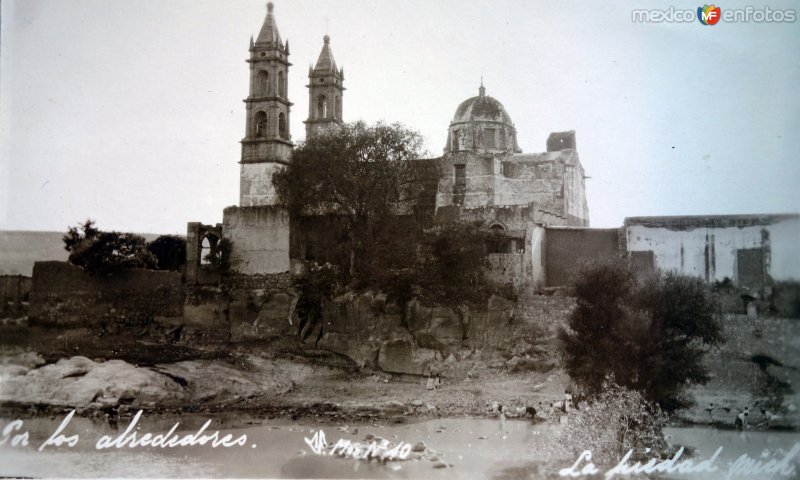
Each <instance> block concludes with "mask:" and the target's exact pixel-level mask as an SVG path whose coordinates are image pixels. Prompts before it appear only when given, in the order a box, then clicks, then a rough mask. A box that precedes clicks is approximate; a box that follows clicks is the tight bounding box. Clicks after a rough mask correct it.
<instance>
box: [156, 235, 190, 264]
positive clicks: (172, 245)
mask: <svg viewBox="0 0 800 480" xmlns="http://www.w3.org/2000/svg"><path fill="white" fill-rule="evenodd" d="M147 250H149V251H150V253H152V254H153V255H155V257H156V259H157V260H158V269H159V270H180V268H181V267H183V266H184V265H185V264H186V239H184V238H183V237H180V236H178V235H161V236H160V237H158V238H156V239H155V240H153V241H152V242H150V243H148V244H147Z"/></svg>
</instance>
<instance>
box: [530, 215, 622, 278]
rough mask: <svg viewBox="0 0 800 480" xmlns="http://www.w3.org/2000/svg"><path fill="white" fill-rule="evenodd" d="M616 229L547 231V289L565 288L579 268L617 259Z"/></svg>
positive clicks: (617, 232)
mask: <svg viewBox="0 0 800 480" xmlns="http://www.w3.org/2000/svg"><path fill="white" fill-rule="evenodd" d="M618 236H619V230H618V229H616V228H614V229H588V228H547V233H546V235H545V259H546V260H545V264H546V266H545V270H546V272H547V286H549V287H557V286H562V285H568V284H569V283H570V282H571V281H572V276H573V275H574V274H575V273H577V272H578V270H579V269H580V268H581V266H582V265H584V264H585V263H587V262H592V261H602V260H606V259H611V258H615V257H619V256H620V251H619V239H618Z"/></svg>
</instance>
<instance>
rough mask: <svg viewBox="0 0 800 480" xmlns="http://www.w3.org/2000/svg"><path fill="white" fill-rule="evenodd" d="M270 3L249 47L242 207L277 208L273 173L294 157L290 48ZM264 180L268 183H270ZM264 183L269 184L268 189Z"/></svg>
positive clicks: (241, 190)
mask: <svg viewBox="0 0 800 480" xmlns="http://www.w3.org/2000/svg"><path fill="white" fill-rule="evenodd" d="M273 10H274V6H273V4H272V2H269V3H268V4H267V16H266V18H265V19H264V23H263V25H262V26H261V31H260V32H259V34H258V36H257V37H256V41H255V42H251V44H250V58H249V59H248V60H247V63H249V64H250V92H249V95H248V96H247V98H246V99H245V100H244V102H245V105H246V116H245V136H244V138H243V139H242V160H241V165H242V166H241V183H240V192H239V205H240V206H243V207H253V206H262V205H275V204H277V202H278V196H277V193H276V192H275V190H274V188H273V186H272V182H271V181H270V180H271V178H272V175H273V174H274V173H275V172H276V171H277V170H279V169H280V168H282V165H286V164H287V163H288V162H289V159H290V157H291V153H292V148H293V147H294V144H293V143H292V136H291V134H290V129H289V127H290V120H289V114H290V113H291V107H292V102H290V101H289V98H288V96H287V91H288V86H287V85H288V82H289V67H290V66H291V63H289V45H288V42H286V44H284V43H283V41H282V40H281V35H280V33H278V25H277V24H276V22H275V16H274V15H273ZM264 179H267V180H266V182H265V181H264ZM265 183H266V185H265Z"/></svg>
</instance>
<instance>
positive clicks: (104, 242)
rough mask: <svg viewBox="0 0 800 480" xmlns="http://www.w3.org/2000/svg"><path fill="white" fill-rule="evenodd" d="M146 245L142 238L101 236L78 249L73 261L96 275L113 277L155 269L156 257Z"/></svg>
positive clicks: (101, 233) (73, 251) (103, 234)
mask: <svg viewBox="0 0 800 480" xmlns="http://www.w3.org/2000/svg"><path fill="white" fill-rule="evenodd" d="M145 244H146V242H145V239H144V238H142V237H140V236H139V235H134V234H131V233H119V232H100V233H99V234H98V235H97V236H96V237H95V238H94V239H92V240H91V241H89V242H83V243H81V244H80V246H79V247H77V248H74V249H73V250H72V253H71V254H70V256H69V261H70V263H72V264H74V265H78V266H80V267H83V268H84V269H86V270H87V271H88V272H89V273H91V274H96V275H110V274H113V273H117V272H120V271H122V270H126V269H129V268H155V266H156V263H157V260H156V257H155V255H153V254H152V253H150V252H149V251H148V250H147V248H146V246H145Z"/></svg>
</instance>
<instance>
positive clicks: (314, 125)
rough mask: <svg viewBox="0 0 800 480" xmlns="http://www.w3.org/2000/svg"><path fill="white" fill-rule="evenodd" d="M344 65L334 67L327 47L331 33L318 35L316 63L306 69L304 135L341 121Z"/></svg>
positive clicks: (334, 63) (312, 133) (329, 49)
mask: <svg viewBox="0 0 800 480" xmlns="http://www.w3.org/2000/svg"><path fill="white" fill-rule="evenodd" d="M343 84H344V69H338V68H336V60H334V59H333V52H332V51H331V37H330V36H329V35H328V34H325V36H323V37H322V51H320V53H319V58H317V63H316V64H315V65H313V66H312V67H310V68H309V70H308V85H307V87H308V120H306V121H305V122H304V123H305V124H306V138H309V137H311V136H312V135H314V134H315V133H316V132H317V131H319V130H321V129H324V128H328V127H331V126H333V125H338V124H341V123H342V94H343V93H344V90H345V88H344V85H343Z"/></svg>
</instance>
